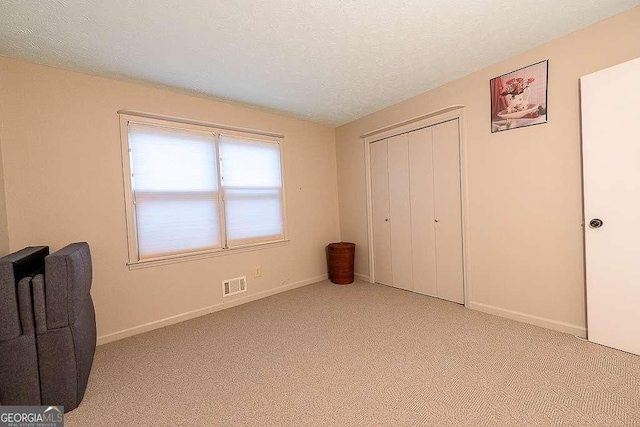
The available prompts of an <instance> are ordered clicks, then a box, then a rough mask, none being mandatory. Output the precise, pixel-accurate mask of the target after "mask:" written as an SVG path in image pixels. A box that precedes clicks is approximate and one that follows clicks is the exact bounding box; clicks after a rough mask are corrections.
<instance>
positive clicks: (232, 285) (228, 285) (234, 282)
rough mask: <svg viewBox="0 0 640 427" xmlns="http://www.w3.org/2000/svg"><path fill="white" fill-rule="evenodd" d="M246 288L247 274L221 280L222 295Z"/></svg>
mask: <svg viewBox="0 0 640 427" xmlns="http://www.w3.org/2000/svg"><path fill="white" fill-rule="evenodd" d="M246 290H247V276H242V277H236V278H233V279H227V280H223V281H222V296H223V297H228V296H229V295H235V294H239V293H240V292H246Z"/></svg>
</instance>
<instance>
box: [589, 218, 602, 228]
mask: <svg viewBox="0 0 640 427" xmlns="http://www.w3.org/2000/svg"><path fill="white" fill-rule="evenodd" d="M602 224H604V223H603V222H602V220H601V219H598V218H594V219H592V220H591V221H589V227H591V228H600V227H602Z"/></svg>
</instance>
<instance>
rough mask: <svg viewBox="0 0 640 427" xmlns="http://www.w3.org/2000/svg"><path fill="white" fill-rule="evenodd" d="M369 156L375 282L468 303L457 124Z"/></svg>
mask: <svg viewBox="0 0 640 427" xmlns="http://www.w3.org/2000/svg"><path fill="white" fill-rule="evenodd" d="M370 153H371V191H372V208H373V212H372V213H373V242H374V245H373V246H374V265H375V271H374V276H375V281H376V282H378V283H383V284H386V285H391V286H395V287H398V288H401V289H406V290H410V291H414V292H419V293H422V294H425V295H430V296H435V297H439V298H443V299H447V300H450V301H455V302H458V303H464V285H463V273H462V271H463V268H462V215H461V201H460V195H461V194H460V154H459V133H458V121H457V120H453V121H449V122H445V123H441V124H438V125H435V126H431V127H428V128H424V129H420V130H417V131H414V132H409V133H405V134H402V135H398V136H394V137H392V138H388V139H385V140H381V141H377V142H374V143H373V144H371V151H370Z"/></svg>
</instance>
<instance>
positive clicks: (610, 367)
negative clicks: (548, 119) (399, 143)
mask: <svg viewBox="0 0 640 427" xmlns="http://www.w3.org/2000/svg"><path fill="white" fill-rule="evenodd" d="M65 421H66V425H67V426H114V425H118V426H120V425H122V426H147V425H149V426H150V425H154V426H189V425H194V426H195V425H198V426H245V425H246V426H250V425H254V426H272V425H273V426H334V425H335V426H403V425H433V426H556V425H557V426H560V425H567V426H569V425H571V426H636V425H640V357H638V356H633V355H631V354H627V353H624V352H620V351H617V350H613V349H610V348H606V347H602V346H598V345H595V344H591V343H588V342H584V341H581V340H578V339H577V338H575V337H573V336H571V335H567V334H562V333H558V332H554V331H550V330H546V329H542V328H538V327H535V326H530V325H526V324H523V323H518V322H514V321H510V320H507V319H503V318H500V317H495V316H491V315H488V314H483V313H479V312H476V311H472V310H469V309H465V308H463V307H462V306H459V305H457V304H453V303H449V302H446V301H442V300H438V299H435V298H430V297H426V296H422V295H418V294H414V293H410V292H405V291H401V290H398V289H394V288H389V287H386V286H382V285H372V284H367V283H361V282H356V283H353V284H351V285H348V286H339V285H334V284H331V283H330V282H327V281H325V282H320V283H316V284H313V285H309V286H306V287H303V288H299V289H296V290H292V291H289V292H285V293H282V294H278V295H275V296H272V297H269V298H265V299H262V300H259V301H255V302H252V303H249V304H245V305H241V306H238V307H235V308H231V309H228V310H224V311H221V312H217V313H213V314H210V315H208V316H204V317H200V318H197V319H194V320H190V321H188V322H183V323H180V324H177V325H173V326H170V327H166V328H162V329H159V330H156V331H152V332H148V333H145V334H142V335H138V336H135V337H131V338H127V339H124V340H121V341H117V342H114V343H111V344H107V345H104V346H100V347H98V349H97V352H96V358H95V364H94V367H93V372H92V374H91V378H90V381H89V387H88V390H87V393H86V396H85V399H84V401H83V403H82V404H81V405H80V407H78V408H77V409H76V410H75V411H72V412H70V413H68V414H67V415H66V420H65Z"/></svg>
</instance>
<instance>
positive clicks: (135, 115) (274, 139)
mask: <svg viewBox="0 0 640 427" xmlns="http://www.w3.org/2000/svg"><path fill="white" fill-rule="evenodd" d="M118 115H119V117H120V145H121V157H122V175H123V184H124V201H125V213H126V226H127V227H126V228H127V244H128V245H127V246H128V258H129V261H128V262H127V265H128V266H129V269H130V270H133V269H137V268H146V267H151V266H155V265H164V264H171V263H176V262H184V261H191V260H197V259H203V258H208V257H213V256H224V255H230V254H234V253H241V252H247V251H254V250H261V249H267V248H272V247H278V246H284V245H287V244H288V243H289V241H290V240H289V237H288V236H289V234H288V221H287V197H286V188H285V187H286V185H285V184H286V166H285V156H284V144H283V141H284V135H280V134H276V133H272V132H266V131H259V130H253V129H242V128H236V127H232V126H224V125H218V124H215V123H208V122H202V121H196V120H189V119H182V118H177V117H170V116H162V115H156V114H149V113H143V112H138V111H129V110H121V111H118ZM129 123H137V124H142V125H148V126H159V127H164V128H173V129H180V130H191V131H195V132H205V133H210V134H213V135H214V139H215V149H216V158H215V159H212V160H213V161H214V162H215V163H216V169H217V174H218V201H217V203H218V210H219V217H218V221H219V224H218V226H219V228H220V240H221V246H222V248H215V249H207V250H200V251H192V252H184V253H179V254H170V255H164V256H159V257H154V258H146V259H143V260H141V259H140V256H139V252H138V237H137V230H138V228H137V224H136V207H135V202H134V192H133V183H132V179H131V177H132V171H131V155H130V153H131V149H130V147H129ZM221 134H223V135H229V136H237V137H242V138H245V139H250V140H256V141H262V142H270V143H275V144H278V148H279V152H280V179H281V183H282V192H281V201H282V223H283V238H282V239H278V240H273V241H267V242H254V243H248V244H243V245H237V246H232V247H228V246H227V236H226V212H225V205H224V188H223V186H222V175H221V165H220V135H221Z"/></svg>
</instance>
